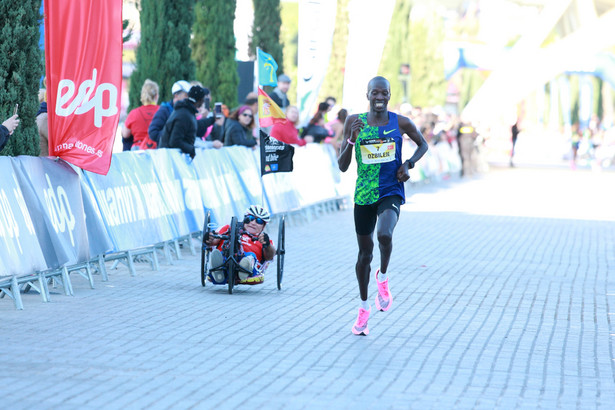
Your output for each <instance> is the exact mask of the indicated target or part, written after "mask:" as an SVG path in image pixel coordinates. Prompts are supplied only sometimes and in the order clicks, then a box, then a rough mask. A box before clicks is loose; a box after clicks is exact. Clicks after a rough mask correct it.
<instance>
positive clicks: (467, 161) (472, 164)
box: [457, 120, 478, 177]
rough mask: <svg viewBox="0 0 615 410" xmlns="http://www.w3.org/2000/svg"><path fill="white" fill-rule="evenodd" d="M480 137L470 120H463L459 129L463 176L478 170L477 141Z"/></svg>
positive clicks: (458, 139) (458, 137)
mask: <svg viewBox="0 0 615 410" xmlns="http://www.w3.org/2000/svg"><path fill="white" fill-rule="evenodd" d="M477 137H478V133H477V132H476V129H475V128H474V126H473V125H472V124H471V123H470V122H463V120H462V123H461V124H460V126H459V130H458V131H457V141H458V144H459V153H460V156H461V176H466V177H468V176H471V175H473V174H474V173H476V171H477V165H476V160H477V158H476V149H475V146H474V144H475V141H476V138H477Z"/></svg>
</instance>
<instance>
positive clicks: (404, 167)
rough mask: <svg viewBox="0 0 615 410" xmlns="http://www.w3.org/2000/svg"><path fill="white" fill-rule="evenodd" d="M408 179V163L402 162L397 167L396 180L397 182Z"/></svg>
mask: <svg viewBox="0 0 615 410" xmlns="http://www.w3.org/2000/svg"><path fill="white" fill-rule="evenodd" d="M409 179H410V174H409V173H408V163H407V162H404V163H403V164H401V166H400V167H399V168H397V180H398V181H399V182H406V181H407V180H409Z"/></svg>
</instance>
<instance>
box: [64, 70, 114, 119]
mask: <svg viewBox="0 0 615 410" xmlns="http://www.w3.org/2000/svg"><path fill="white" fill-rule="evenodd" d="M95 86H96V69H95V68H94V69H93V70H92V79H91V80H85V81H84V82H82V83H81V85H80V86H79V91H78V93H77V96H76V97H75V98H74V99H73V101H72V102H71V103H70V104H68V106H67V107H64V105H65V104H67V103H68V102H69V101H70V100H71V99H72V98H73V95H75V83H73V82H72V81H71V80H67V79H64V80H60V82H59V83H58V95H57V98H56V114H57V115H59V116H62V117H68V116H69V115H71V114H73V113H75V114H85V113H86V112H88V111H90V110H91V109H92V108H93V109H94V125H95V126H96V127H97V128H100V127H102V117H111V116H113V115H115V114H117V113H118V108H117V88H116V87H115V86H114V85H113V84H111V83H102V84H100V85H99V86H98V87H96V88H95ZM94 90H96V92H94ZM105 92H107V93H108V94H109V106H108V107H106V108H105V107H103V94H104V93H105ZM92 94H94V96H93V97H92Z"/></svg>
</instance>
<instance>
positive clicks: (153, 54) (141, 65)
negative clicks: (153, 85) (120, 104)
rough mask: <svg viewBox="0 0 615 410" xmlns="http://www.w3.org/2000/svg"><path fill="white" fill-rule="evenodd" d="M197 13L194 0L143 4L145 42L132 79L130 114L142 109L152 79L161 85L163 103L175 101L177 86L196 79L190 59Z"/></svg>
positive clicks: (145, 1)
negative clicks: (146, 84) (146, 83)
mask: <svg viewBox="0 0 615 410" xmlns="http://www.w3.org/2000/svg"><path fill="white" fill-rule="evenodd" d="M193 10H194V1H193V0H175V1H171V2H166V1H158V0H141V13H140V20H141V42H140V44H139V47H138V48H137V55H136V68H135V71H134V72H133V73H132V75H131V77H130V88H129V100H130V104H129V108H128V110H129V111H130V110H131V109H133V108H135V107H138V106H139V105H141V102H140V97H141V87H142V86H143V82H144V81H145V80H146V79H148V78H149V79H150V80H152V81H155V82H157V83H158V86H159V87H160V100H165V99H168V98H170V97H171V86H172V85H173V83H174V82H176V81H178V80H186V81H191V80H193V79H194V62H193V61H192V60H191V58H190V57H191V50H190V34H191V30H192V23H193V22H194V12H193Z"/></svg>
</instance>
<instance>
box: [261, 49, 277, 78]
mask: <svg viewBox="0 0 615 410" xmlns="http://www.w3.org/2000/svg"><path fill="white" fill-rule="evenodd" d="M277 71H278V63H276V62H275V60H274V59H273V57H271V55H269V54H267V53H265V52H264V51H263V50H261V49H260V48H259V49H258V84H259V85H270V86H272V87H275V86H276V85H278V77H277V74H276V73H277Z"/></svg>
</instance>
